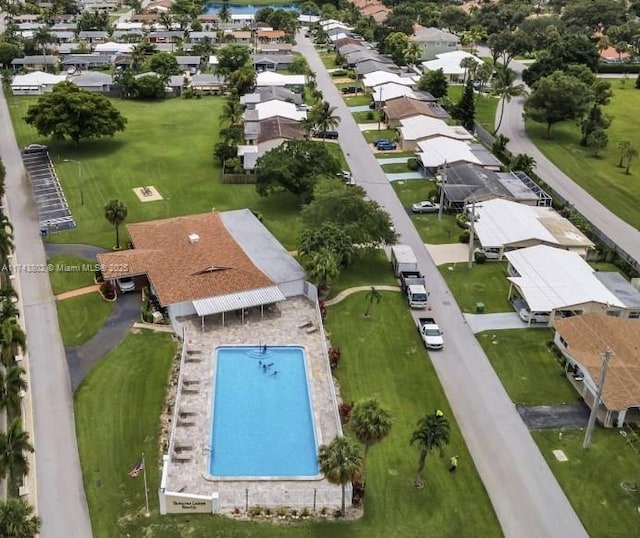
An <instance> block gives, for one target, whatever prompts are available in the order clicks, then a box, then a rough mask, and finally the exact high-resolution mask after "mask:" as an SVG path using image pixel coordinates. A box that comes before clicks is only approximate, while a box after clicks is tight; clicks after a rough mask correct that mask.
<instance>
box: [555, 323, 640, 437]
mask: <svg viewBox="0 0 640 538" xmlns="http://www.w3.org/2000/svg"><path fill="white" fill-rule="evenodd" d="M554 329H555V335H554V339H553V341H554V343H555V344H556V346H557V348H558V349H559V350H560V353H562V355H563V356H564V357H565V359H566V360H567V362H566V365H565V373H566V374H567V377H568V379H569V381H570V382H571V384H572V385H573V387H574V388H575V389H576V390H577V391H578V394H580V396H582V398H583V399H584V401H585V403H586V404H587V405H588V406H589V407H590V408H592V409H593V406H594V404H595V402H596V397H597V394H598V390H599V389H600V388H601V389H602V394H601V406H602V407H599V408H598V410H597V414H596V418H597V419H598V420H599V422H600V423H601V424H602V425H603V426H604V427H605V428H622V427H623V426H624V424H625V422H628V423H632V424H636V425H637V424H639V423H640V355H639V354H638V349H640V323H638V322H637V319H620V318H618V317H616V316H607V315H602V314H583V315H582V316H572V317H568V318H564V319H558V320H556V321H555V322H554ZM605 352H610V354H609V359H608V364H607V377H606V380H603V376H602V374H603V366H604V364H603V354H604V353H605ZM603 381H604V383H603ZM600 385H602V386H600Z"/></svg>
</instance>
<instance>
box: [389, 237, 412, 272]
mask: <svg viewBox="0 0 640 538" xmlns="http://www.w3.org/2000/svg"><path fill="white" fill-rule="evenodd" d="M391 266H392V267H393V274H394V275H395V276H396V277H400V273H403V272H405V271H417V270H418V260H417V259H416V255H415V254H414V253H413V250H412V248H411V247H410V246H409V245H394V246H392V247H391Z"/></svg>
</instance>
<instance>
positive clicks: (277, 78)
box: [256, 71, 306, 89]
mask: <svg viewBox="0 0 640 538" xmlns="http://www.w3.org/2000/svg"><path fill="white" fill-rule="evenodd" d="M305 83H306V77H305V76H304V75H283V74H281V73H274V72H272V71H263V72H262V73H258V75H257V76H256V86H257V87H260V86H285V87H287V88H300V89H302V88H303V87H304V85H305Z"/></svg>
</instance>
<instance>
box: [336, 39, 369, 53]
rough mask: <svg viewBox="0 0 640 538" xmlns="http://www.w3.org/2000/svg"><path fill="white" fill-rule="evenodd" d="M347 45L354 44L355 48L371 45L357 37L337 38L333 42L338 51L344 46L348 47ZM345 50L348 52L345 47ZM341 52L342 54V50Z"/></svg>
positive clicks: (364, 47)
mask: <svg viewBox="0 0 640 538" xmlns="http://www.w3.org/2000/svg"><path fill="white" fill-rule="evenodd" d="M347 45H352V46H353V47H354V49H353V50H357V49H366V48H368V47H369V45H368V44H367V43H366V42H365V41H363V40H362V39H356V38H353V37H344V38H342V39H336V40H335V41H334V43H333V46H334V48H335V49H336V50H337V51H338V52H340V50H341V49H342V48H343V47H346V46H347ZM345 52H346V49H345ZM340 54H342V52H340Z"/></svg>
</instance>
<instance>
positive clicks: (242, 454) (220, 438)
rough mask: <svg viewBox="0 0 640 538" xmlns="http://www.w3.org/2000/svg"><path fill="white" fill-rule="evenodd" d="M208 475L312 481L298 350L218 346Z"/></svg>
mask: <svg viewBox="0 0 640 538" xmlns="http://www.w3.org/2000/svg"><path fill="white" fill-rule="evenodd" d="M216 353H217V357H216V359H217V360H216V371H215V390H214V396H213V404H212V405H213V413H212V416H213V419H212V428H211V453H210V454H211V455H210V459H209V473H210V474H211V475H212V476H213V477H216V478H218V477H250V478H253V479H255V478H276V477H312V476H317V475H318V460H317V444H316V436H315V428H314V423H313V415H312V412H311V399H310V397H309V389H308V383H307V371H306V366H305V352H304V349H303V348H301V347H295V346H291V347H270V348H267V351H266V353H264V352H263V350H262V349H261V348H259V347H219V348H217V350H216Z"/></svg>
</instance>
